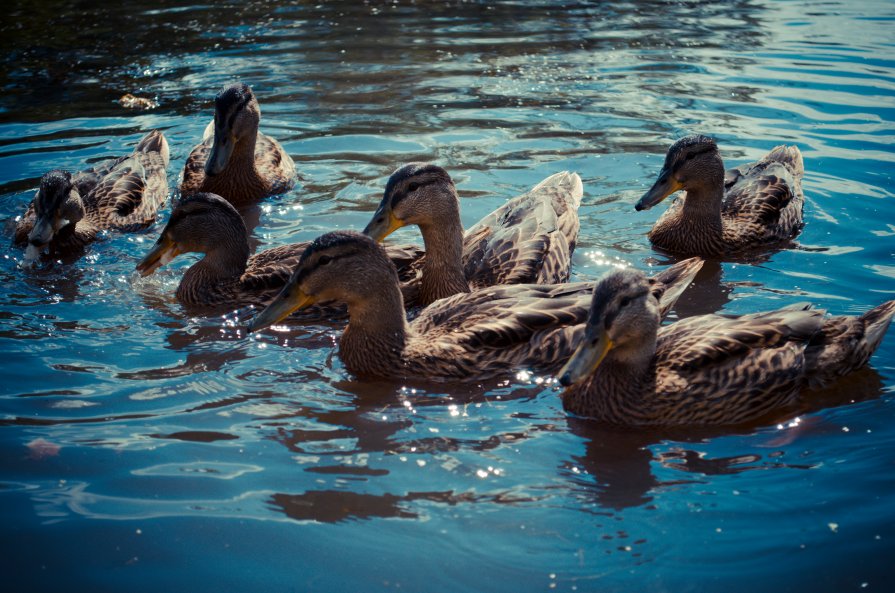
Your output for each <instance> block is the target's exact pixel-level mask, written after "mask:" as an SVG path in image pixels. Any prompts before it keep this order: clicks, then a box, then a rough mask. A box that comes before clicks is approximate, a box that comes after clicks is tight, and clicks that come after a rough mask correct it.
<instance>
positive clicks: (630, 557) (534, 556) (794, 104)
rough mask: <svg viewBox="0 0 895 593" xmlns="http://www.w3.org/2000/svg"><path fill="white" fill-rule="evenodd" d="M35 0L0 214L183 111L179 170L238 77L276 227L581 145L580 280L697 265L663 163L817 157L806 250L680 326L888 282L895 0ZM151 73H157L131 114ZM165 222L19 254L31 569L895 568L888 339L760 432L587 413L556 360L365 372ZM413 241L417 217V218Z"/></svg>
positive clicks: (705, 577)
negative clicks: (210, 293) (205, 258)
mask: <svg viewBox="0 0 895 593" xmlns="http://www.w3.org/2000/svg"><path fill="white" fill-rule="evenodd" d="M105 4H106V3H99V2H97V3H90V2H61V1H57V2H41V3H36V4H33V3H24V2H15V3H13V5H12V7H11V8H8V9H7V16H5V17H4V20H3V22H2V25H0V32H2V35H0V47H2V50H3V51H2V54H0V55H2V58H0V85H2V93H0V219H3V220H6V221H7V222H5V224H4V227H3V230H4V233H5V235H4V236H5V237H7V239H6V240H9V239H10V238H11V229H12V225H13V223H12V220H13V219H14V218H15V217H16V216H18V215H20V214H21V213H22V212H23V211H24V208H25V206H26V204H27V202H28V200H29V199H30V198H31V196H32V194H33V191H34V188H35V187H36V185H37V183H38V180H39V178H40V176H41V175H42V174H43V173H44V172H45V171H47V170H48V169H51V168H54V167H63V168H67V169H72V170H77V169H79V168H82V167H84V166H85V164H88V163H91V162H94V161H96V160H100V159H103V158H106V157H109V156H115V155H118V154H122V153H124V152H128V151H130V149H131V147H132V146H133V145H134V143H135V142H136V141H137V140H138V139H139V138H140V136H141V135H142V134H143V133H145V132H146V131H148V130H150V129H153V128H161V129H163V130H164V131H165V134H166V135H167V137H168V140H169V142H170V147H171V163H172V164H171V167H170V169H169V182H170V184H171V187H172V189H173V188H176V185H177V181H178V177H179V175H180V167H181V166H182V163H183V162H184V159H185V158H186V155H187V154H188V152H189V150H190V149H191V148H192V146H193V145H194V144H195V143H196V142H197V141H198V139H199V138H200V136H201V133H202V131H203V129H204V127H205V126H206V124H207V123H208V121H209V119H210V117H211V107H212V99H213V97H214V94H215V92H216V91H217V89H219V88H220V87H221V86H222V85H223V84H225V83H227V82H230V81H232V80H235V79H239V80H243V81H245V82H247V83H249V84H250V85H252V87H253V88H254V90H255V92H256V94H257V96H258V97H259V101H260V103H261V108H262V129H263V131H265V132H266V133H268V134H271V135H272V136H274V137H276V138H278V139H279V140H280V141H281V142H282V143H283V145H284V146H285V148H286V149H287V151H288V152H289V153H290V154H291V155H292V156H293V157H294V158H295V161H296V164H297V167H298V170H299V171H300V174H301V180H300V183H299V184H298V185H297V187H296V188H295V189H294V190H293V191H291V192H290V193H288V194H286V195H284V196H280V197H277V198H272V199H268V200H266V201H264V202H263V203H262V204H261V206H260V207H259V208H258V209H257V211H255V212H254V214H253V216H255V217H256V218H257V226H256V227H255V229H254V237H255V239H256V241H257V242H258V243H259V244H260V245H261V246H274V245H279V244H284V243H288V242H295V241H303V240H308V239H312V238H314V237H316V236H317V235H319V234H321V233H322V232H325V231H329V230H333V229H344V228H353V229H360V228H362V227H363V225H364V224H365V223H366V222H367V219H368V217H369V216H370V213H371V212H372V210H373V209H374V208H375V206H376V204H377V203H378V200H379V197H380V195H381V192H382V188H383V187H384V185H385V180H386V179H387V177H388V175H389V174H390V173H391V172H392V171H393V170H394V169H395V167H397V166H398V165H399V164H401V163H403V162H407V161H411V160H431V161H434V162H437V163H438V164H440V165H442V166H444V167H446V168H447V169H448V170H449V171H450V173H451V174H452V176H453V177H454V180H455V182H456V184H457V187H458V189H459V191H460V194H461V198H462V217H463V222H464V224H465V225H467V226H468V225H471V224H472V223H474V222H475V221H476V220H478V219H479V218H480V217H481V216H483V215H484V214H486V213H487V212H489V211H490V210H492V209H493V208H495V207H497V206H498V205H500V204H501V203H503V202H504V201H505V200H506V199H507V198H509V197H512V196H514V195H516V194H518V193H521V192H523V191H525V190H526V189H528V188H529V187H531V186H532V185H534V184H535V183H537V182H538V181H539V180H541V179H542V178H544V177H546V176H547V175H550V174H552V173H554V172H556V171H560V170H563V169H569V170H575V171H578V172H579V173H580V174H581V176H582V177H583V179H584V183H585V188H586V195H585V200H584V203H583V205H582V208H581V218H582V232H581V238H580V243H579V248H578V250H577V251H576V253H575V256H574V271H575V273H574V276H575V277H576V278H577V279H592V278H596V277H598V276H599V275H600V274H601V273H603V272H604V271H605V270H606V269H608V268H609V267H610V266H612V265H621V264H626V265H631V266H636V267H638V268H643V269H646V268H648V267H651V266H656V267H661V266H664V265H666V264H667V263H668V262H669V260H668V259H667V258H666V257H665V256H663V255H661V254H658V253H656V252H654V251H653V250H652V249H651V248H650V247H649V244H648V242H647V241H646V237H645V233H646V232H647V231H648V230H649V228H650V226H651V225H652V223H653V222H654V221H655V219H656V218H657V217H658V216H659V214H660V212H661V210H662V208H657V209H654V210H651V211H649V212H645V213H635V212H634V210H633V204H634V202H635V201H636V199H637V198H638V197H639V196H640V194H641V193H642V192H643V191H644V190H645V188H647V187H648V186H649V185H650V184H651V183H652V180H653V178H652V176H653V175H655V174H656V172H657V171H658V169H659V167H660V166H661V163H662V160H663V158H664V151H665V149H666V148H667V147H668V145H669V144H670V143H671V142H672V141H674V140H675V139H676V138H678V137H680V136H681V135H683V134H687V133H694V132H699V133H704V134H710V135H713V136H714V137H716V138H717V140H718V142H719V145H720V146H721V149H722V154H723V156H724V158H725V160H726V162H727V163H728V164H729V165H736V164H739V163H743V162H746V161H749V160H754V159H756V158H759V157H760V156H761V155H763V154H764V153H766V152H767V151H768V150H770V149H771V148H772V147H774V146H775V145H777V144H780V143H784V142H785V143H794V144H797V145H798V146H799V147H800V148H801V150H802V152H803V154H804V157H805V164H806V170H807V173H806V176H805V180H804V188H805V193H806V197H807V203H806V206H805V218H806V222H807V225H806V227H805V230H804V232H803V233H802V234H801V236H800V237H799V239H798V245H797V246H796V247H795V248H793V249H790V250H786V251H782V252H779V253H776V254H772V255H770V257H768V258H767V259H766V260H764V261H761V262H756V263H754V264H748V263H734V262H728V263H723V264H717V263H715V264H709V265H708V266H707V269H706V271H705V273H703V274H701V275H700V278H699V279H698V282H697V284H696V285H695V286H694V287H693V288H692V289H691V290H690V291H689V292H688V293H687V294H685V296H684V297H683V299H682V300H681V302H680V303H679V305H678V307H677V310H676V314H675V315H676V316H678V317H682V316H689V315H695V314H701V313H709V312H715V311H724V312H727V313H744V312H751V311H756V310H761V309H767V308H774V307H779V306H783V305H787V304H790V303H794V302H799V301H805V300H809V301H812V302H814V303H817V304H818V305H819V306H821V307H823V308H826V309H828V310H829V311H831V312H832V313H836V314H846V313H848V314H858V313H860V312H863V311H865V310H867V309H868V308H870V307H871V306H873V305H876V304H878V303H880V302H882V301H884V300H887V299H890V298H893V293H895V199H893V197H895V195H893V192H895V184H893V179H892V171H893V163H895V150H893V148H892V147H893V141H895V48H893V41H895V39H893V36H892V30H893V29H892V27H893V22H892V21H893V19H895V5H893V4H891V3H890V2H882V1H881V2H832V1H831V2H826V1H813V0H804V1H796V2H762V1H734V2H725V3H714V4H702V3H693V2H684V3H673V2H605V3H599V4H593V5H591V4H560V3H553V2H541V3H529V2H518V3H501V4H499V5H492V4H490V3H440V2H431V3H429V2H420V3H416V4H407V3H404V2H396V3H390V4H379V3H370V4H369V5H364V4H360V3H326V4H320V5H312V4H303V5H301V6H289V5H286V4H285V3H284V4H282V5H280V4H277V3H263V2H242V3H232V4H226V5H224V4H218V3H215V4H214V5H211V4H208V5H201V4H199V5H181V4H178V3H175V2H163V3H159V2H140V1H137V2H130V3H127V4H124V5H121V6H117V7H113V6H106V5H105ZM126 92H131V93H134V94H137V95H140V96H146V97H151V98H154V99H156V100H157V101H158V102H159V107H158V108H156V109H153V110H149V111H142V112H141V111H132V110H127V109H124V108H122V107H121V106H120V105H118V104H117V103H116V100H117V99H118V98H119V97H120V96H121V95H123V94H124V93H126ZM168 212H169V209H168V208H166V209H165V210H164V211H163V212H162V214H161V222H160V223H159V224H157V225H156V226H155V227H154V228H151V229H149V230H147V231H146V232H144V233H136V234H132V235H120V234H114V233H112V234H108V235H107V236H104V237H103V238H102V240H101V241H100V242H99V243H97V244H95V245H94V246H93V247H92V248H91V249H90V250H89V253H88V254H87V256H86V257H84V258H82V259H81V260H79V261H77V262H75V263H71V264H50V265H47V266H45V267H43V268H40V269H37V270H34V271H30V272H23V271H21V270H19V269H18V268H17V262H18V260H20V259H21V256H22V253H21V251H20V250H17V249H16V248H13V247H9V248H8V249H7V250H6V251H5V252H4V256H3V258H2V259H0V277H2V279H3V284H4V287H5V290H4V291H3V294H2V295H0V360H2V361H3V363H2V371H0V372H2V378H3V381H2V391H0V402H2V416H0V447H2V460H3V461H2V462H0V463H2V466H0V467H2V473H0V501H2V508H3V515H2V524H3V533H2V535H3V537H2V540H3V544H2V545H3V553H2V554H0V559H2V560H0V563H2V564H0V565H2V566H3V568H4V577H5V581H6V582H7V583H10V585H8V587H9V589H8V590H10V591H44V590H59V589H60V588H64V589H67V590H90V591H123V590H126V591H157V590H162V589H167V590H189V591H222V590H225V591H226V590H234V591H254V590H259V591H261V590H264V591H358V590H363V591H392V590H403V591H508V590H512V591H541V590H558V591H631V590H642V591H717V590H724V591H753V590H756V588H758V589H759V590H775V591H808V590H814V591H862V590H865V589H866V590H877V591H882V590H886V588H887V587H888V586H889V585H888V584H887V583H888V582H889V580H890V578H891V575H890V565H891V558H892V557H893V553H895V545H893V542H895V507H893V495H895V477H893V476H895V473H893V471H892V470H893V461H895V428H893V427H895V409H893V401H895V398H893V391H895V363H893V358H895V334H890V335H889V336H887V338H886V339H885V340H884V342H883V344H882V346H881V347H880V350H879V351H878V353H877V354H876V356H874V358H873V359H872V364H871V367H870V368H868V369H867V370H864V371H862V372H860V373H856V374H855V375H853V376H852V377H850V378H848V379H847V380H846V381H843V382H842V383H840V384H838V385H837V386H836V387H835V388H834V389H831V390H828V391H826V392H824V393H822V394H816V395H815V396H814V397H813V398H812V401H811V404H810V405H809V406H808V408H807V409H806V410H805V411H804V413H802V414H800V415H799V416H797V417H792V416H790V417H786V418H781V420H780V424H779V425H775V424H771V425H763V426H757V427H751V428H745V429H741V430H736V431H730V430H728V431H709V432H700V431H673V432H654V431H642V430H638V431H632V430H621V429H609V428H606V427H602V426H598V425H594V424H593V423H591V422H588V421H584V420H580V419H575V418H570V417H568V416H567V415H566V414H565V413H564V412H563V410H562V407H561V405H560V402H559V398H558V394H557V392H556V391H555V390H554V388H553V387H549V386H548V387H545V386H544V384H543V378H542V377H536V376H526V375H520V376H518V377H513V376H507V377H502V378H498V379H497V380H495V381H493V382H491V383H488V384H486V385H471V386H454V385H443V386H440V387H437V386H436V387H434V388H433V387H430V388H427V389H417V390H414V389H412V388H410V387H407V388H402V387H401V386H397V387H396V386H394V385H389V384H371V383H364V382H357V381H355V380H353V379H352V378H351V376H350V375H349V374H348V373H346V372H345V370H344V368H343V367H342V365H341V363H340V362H339V360H338V358H337V356H336V355H335V346H334V342H335V338H336V336H337V335H338V333H339V331H340V328H341V324H339V323H331V324H326V323H321V324H316V325H308V326H304V327H299V326H296V327H292V328H291V329H290V330H289V331H288V332H284V333H280V334H272V333H267V334H264V335H262V336H260V337H259V338H257V339H246V338H245V337H244V335H243V334H242V332H240V331H239V329H238V328H236V327H232V326H230V325H227V324H226V323H224V322H223V321H222V320H221V319H200V318H191V317H189V316H188V315H187V314H186V313H185V311H184V310H183V309H182V307H181V306H180V305H179V304H178V303H177V302H176V300H175V299H174V297H173V295H174V290H175V288H176V286H177V283H178V282H179V279H180V277H181V275H182V271H183V269H184V267H185V266H187V265H189V264H190V263H191V262H192V261H194V260H193V259H191V258H189V257H185V258H183V261H181V262H178V263H176V264H174V265H172V266H170V267H169V268H167V269H165V270H164V271H162V272H161V273H159V274H157V275H156V276H153V277H151V278H148V279H145V280H141V279H137V278H135V277H134V274H133V267H134V265H135V264H136V262H137V261H138V259H139V258H140V257H141V256H142V255H143V254H144V253H145V252H146V251H147V249H148V247H149V245H150V244H151V242H152V241H154V240H155V237H156V235H157V233H158V231H159V230H160V228H161V225H162V224H163V222H164V220H166V219H167V215H168ZM396 239H398V240H402V241H419V236H418V233H417V231H416V230H414V229H405V230H402V231H400V232H399V233H397V234H396Z"/></svg>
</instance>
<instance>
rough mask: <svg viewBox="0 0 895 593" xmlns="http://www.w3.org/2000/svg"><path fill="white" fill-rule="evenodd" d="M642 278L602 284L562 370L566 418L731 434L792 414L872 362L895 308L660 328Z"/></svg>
mask: <svg viewBox="0 0 895 593" xmlns="http://www.w3.org/2000/svg"><path fill="white" fill-rule="evenodd" d="M659 309H660V307H659V303H658V301H657V300H656V298H655V296H654V295H653V294H652V291H651V289H650V285H649V283H648V282H647V280H646V278H644V276H643V274H641V273H639V272H636V271H633V270H623V271H618V272H613V273H611V274H608V275H606V276H604V277H603V278H602V279H601V280H600V282H599V283H598V284H597V286H596V288H595V290H594V294H593V304H592V306H591V310H590V315H589V317H588V320H587V327H586V329H585V330H584V332H583V333H582V335H581V336H580V340H581V341H580V344H579V346H578V349H577V350H576V352H575V354H574V355H573V356H572V357H571V359H570V360H569V361H568V363H567V364H566V366H565V367H564V368H563V369H562V371H560V379H559V380H560V383H561V384H562V385H564V386H566V389H565V391H564V392H563V394H562V399H563V406H564V407H565V408H566V410H568V411H570V412H572V413H574V414H579V415H582V416H589V417H591V418H596V419H598V420H601V421H605V422H610V423H615V424H626V425H647V426H663V425H664V426H669V425H704V426H715V425H729V424H739V423H744V422H750V421H753V420H756V419H761V418H764V417H766V416H768V415H769V414H771V413H772V412H774V411H775V410H779V409H782V408H787V407H789V406H792V405H794V404H795V403H796V402H797V401H798V398H799V393H800V391H801V390H802V389H804V388H806V387H812V388H813V387H822V386H824V385H827V384H829V383H830V382H832V381H833V380H835V379H836V378H837V377H840V376H842V375H845V374H846V373H848V372H850V371H852V370H855V369H857V368H859V367H861V366H863V365H864V364H866V363H867V361H868V359H869V358H870V355H871V354H872V353H873V351H874V350H875V349H876V348H877V346H879V343H880V341H881V340H882V338H883V335H884V334H885V332H886V328H888V326H889V322H890V321H891V319H892V315H893V314H895V301H889V302H887V303H884V304H882V305H880V306H878V307H876V308H874V309H871V310H870V311H868V312H866V313H865V314H863V315H861V316H860V317H846V316H841V317H828V318H825V317H824V313H823V311H817V310H811V309H810V308H809V306H807V305H804V304H801V305H795V306H791V307H787V308H784V309H779V310H777V311H770V312H767V313H757V314H753V315H742V316H721V315H700V316H697V317H689V318H687V319H683V320H681V321H678V322H676V323H673V324H671V325H666V326H662V327H660V326H659V322H660V311H659Z"/></svg>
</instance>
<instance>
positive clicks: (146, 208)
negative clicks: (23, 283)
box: [14, 130, 170, 266]
mask: <svg viewBox="0 0 895 593" xmlns="http://www.w3.org/2000/svg"><path fill="white" fill-rule="evenodd" d="M169 158H170V156H169V151H168V141H167V140H165V136H164V134H162V132H161V131H159V130H153V131H151V132H149V133H148V134H146V135H145V136H143V138H142V139H141V140H140V141H139V142H138V143H137V146H136V147H135V148H134V150H133V152H131V154H129V155H125V156H121V157H119V158H114V159H108V160H106V161H103V162H101V163H99V164H97V165H96V166H94V167H92V168H90V169H86V170H84V171H80V172H78V173H75V174H72V173H71V172H69V171H65V170H62V169H54V170H52V171H48V172H47V173H45V174H44V175H43V176H42V177H41V180H40V187H39V188H38V190H37V193H36V194H35V196H34V199H33V200H32V201H31V203H30V205H29V206H28V209H27V210H26V212H25V215H24V216H22V217H21V218H20V219H19V220H18V222H17V223H16V229H15V238H14V241H15V243H16V244H17V245H20V246H26V249H25V256H24V259H23V265H25V266H31V265H34V263H35V262H36V261H37V260H38V259H39V257H40V254H41V253H42V252H44V251H47V252H48V253H49V254H50V255H51V256H53V257H61V256H70V255H78V254H80V253H81V252H83V250H84V248H85V247H86V246H87V245H89V244H90V243H92V242H93V241H95V240H96V238H97V235H98V234H99V232H100V231H102V230H106V229H108V230H116V231H125V232H133V231H137V230H141V229H144V228H146V227H148V226H149V225H151V224H152V223H153V222H154V221H155V216H156V213H157V212H158V210H159V208H161V207H162V206H163V205H164V203H165V200H166V199H167V196H168V178H167V173H166V169H167V166H168V161H169Z"/></svg>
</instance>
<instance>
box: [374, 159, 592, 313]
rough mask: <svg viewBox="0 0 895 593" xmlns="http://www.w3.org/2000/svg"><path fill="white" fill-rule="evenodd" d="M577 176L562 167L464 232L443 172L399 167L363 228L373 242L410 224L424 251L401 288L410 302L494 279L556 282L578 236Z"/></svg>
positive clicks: (565, 273) (565, 274)
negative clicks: (415, 228) (414, 271)
mask: <svg viewBox="0 0 895 593" xmlns="http://www.w3.org/2000/svg"><path fill="white" fill-rule="evenodd" d="M583 193H584V187H583V185H582V183H581V177H579V176H578V175H577V174H575V173H569V172H567V171H563V172H561V173H557V174H555V175H551V176H550V177H548V178H546V179H544V180H543V181H541V182H540V183H539V184H538V185H536V186H535V187H534V188H532V189H531V190H530V191H529V192H527V193H525V194H522V195H520V196H517V197H516V198H513V199H511V200H509V201H508V202H507V203H505V204H504V205H503V206H501V207H499V208H497V209H496V210H495V211H494V212H492V213H491V214H489V215H487V216H485V217H484V218H483V219H482V220H480V221H479V222H478V223H476V224H475V225H474V226H473V227H472V228H470V229H469V230H468V231H466V232H465V233H464V231H463V226H462V223H461V222H460V199H459V197H458V195H457V188H456V187H455V185H454V182H453V180H452V179H451V176H450V175H449V174H448V172H447V171H446V170H445V169H444V168H442V167H439V166H438V165H434V164H431V163H409V164H406V165H404V166H402V167H399V168H398V169H397V170H396V171H395V172H394V173H392V175H391V177H389V180H388V182H387V183H386V186H385V192H384V193H383V196H382V200H381V202H380V203H379V206H378V208H377V209H376V212H375V213H374V214H373V217H372V218H371V219H370V222H369V223H368V224H367V226H366V228H365V229H364V231H363V232H364V233H365V234H367V235H369V236H370V237H372V238H373V239H374V240H376V241H382V240H383V239H385V238H386V237H387V236H388V235H390V234H391V233H392V232H394V231H395V230H397V229H399V228H401V227H403V226H406V225H416V226H418V227H419V229H420V231H421V233H422V235H423V244H424V246H425V256H424V257H422V258H420V260H419V262H417V263H416V264H415V267H416V269H417V270H418V274H417V276H416V277H415V278H414V279H413V280H412V281H411V282H410V283H409V284H408V286H407V287H405V290H404V293H405V295H408V298H409V300H410V302H409V303H408V306H420V307H425V306H427V305H429V304H431V303H433V302H434V301H436V300H438V299H442V298H445V297H449V296H452V295H455V294H458V293H461V292H462V293H468V292H470V291H473V290H476V289H478V288H482V287H486V286H496V285H500V284H526V283H532V284H556V283H561V282H565V281H567V280H568V279H569V271H570V265H571V254H572V251H573V250H574V249H575V243H576V242H577V240H578V230H579V227H580V224H579V221H578V206H579V205H580V204H581V197H582V195H583Z"/></svg>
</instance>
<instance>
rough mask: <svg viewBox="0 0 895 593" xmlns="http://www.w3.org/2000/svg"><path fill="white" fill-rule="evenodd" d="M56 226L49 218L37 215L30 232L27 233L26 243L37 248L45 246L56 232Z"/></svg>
mask: <svg viewBox="0 0 895 593" xmlns="http://www.w3.org/2000/svg"><path fill="white" fill-rule="evenodd" d="M57 226H58V225H56V224H54V223H53V220H51V219H50V218H47V217H44V216H41V217H39V218H38V219H37V221H35V223H34V227H33V228H32V229H31V232H30V233H28V244H29V245H33V246H34V247H37V248H39V249H40V248H43V247H46V246H47V245H49V244H50V241H52V240H53V234H54V233H55V232H56V227H57Z"/></svg>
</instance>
